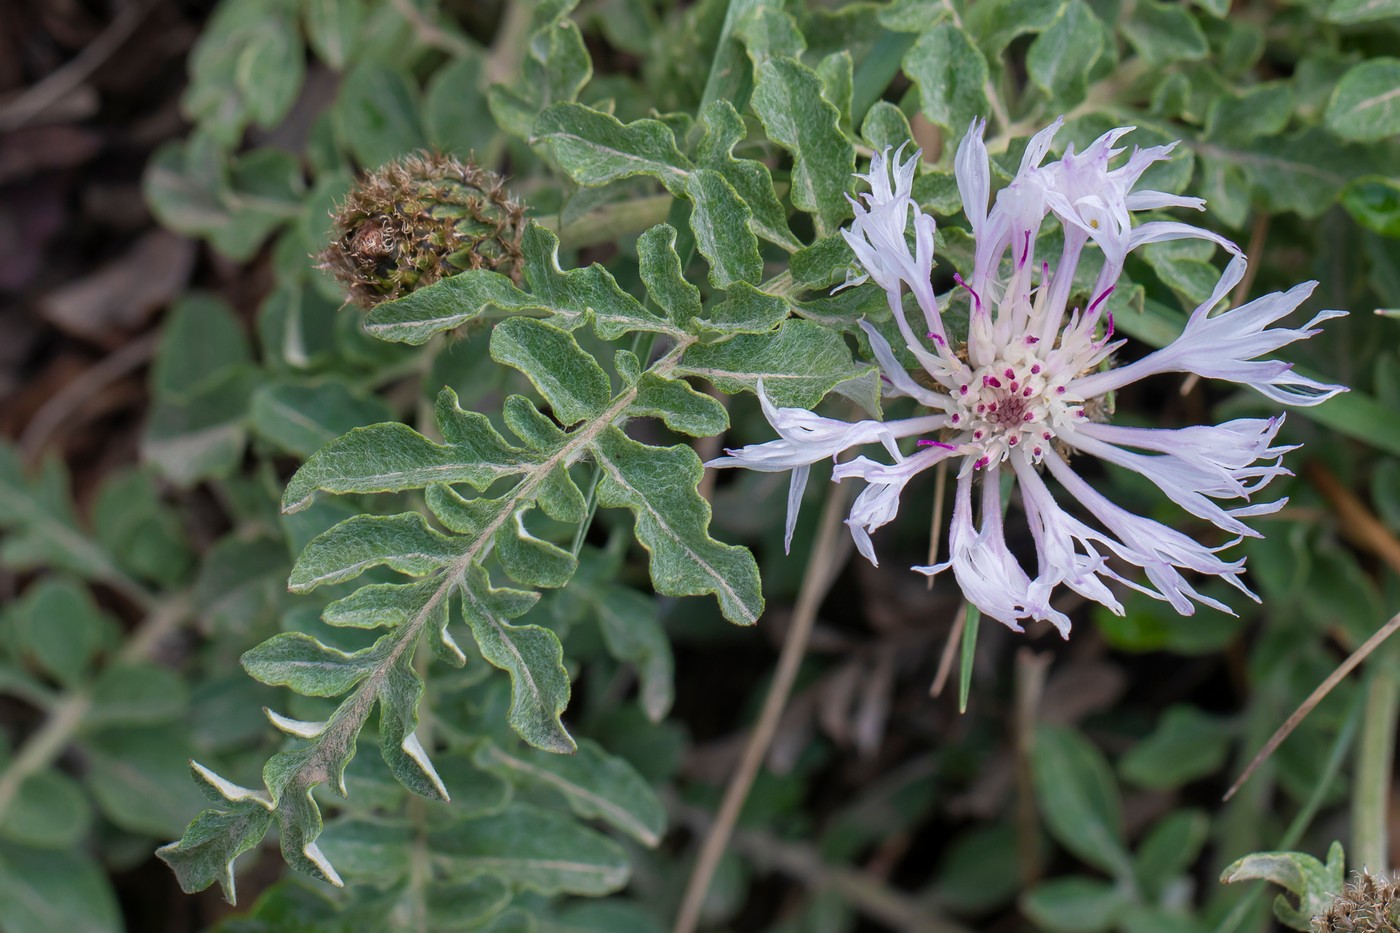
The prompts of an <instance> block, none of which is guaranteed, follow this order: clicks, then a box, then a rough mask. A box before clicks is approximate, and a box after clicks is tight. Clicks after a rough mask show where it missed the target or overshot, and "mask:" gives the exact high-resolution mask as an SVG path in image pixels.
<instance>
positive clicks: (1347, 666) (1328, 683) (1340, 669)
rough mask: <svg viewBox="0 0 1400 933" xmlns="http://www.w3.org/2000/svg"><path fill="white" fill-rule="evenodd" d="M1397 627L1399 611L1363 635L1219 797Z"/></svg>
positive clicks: (1234, 786) (1228, 793)
mask: <svg viewBox="0 0 1400 933" xmlns="http://www.w3.org/2000/svg"><path fill="white" fill-rule="evenodd" d="M1398 628H1400V613H1397V614H1396V615H1394V616H1392V617H1391V619H1390V621H1389V622H1387V623H1386V624H1385V625H1383V626H1381V628H1380V630H1379V631H1377V632H1376V634H1374V635H1372V636H1371V637H1370V638H1368V639H1366V643H1365V644H1364V645H1362V646H1361V647H1360V648H1357V649H1356V650H1355V651H1353V652H1352V653H1351V656H1350V657H1348V658H1347V659H1346V660H1345V661H1343V662H1342V663H1341V664H1339V665H1338V666H1337V669H1336V670H1335V671H1333V672H1332V673H1331V674H1329V675H1328V676H1327V679H1326V680H1324V681H1323V682H1322V683H1321V684H1319V685H1318V687H1317V689H1316V690H1314V691H1313V692H1312V693H1311V694H1310V695H1309V696H1308V698H1307V699H1306V700H1304V701H1303V702H1302V704H1301V705H1300V706H1299V707H1298V708H1297V709H1296V710H1294V711H1293V715H1292V716H1289V717H1288V719H1286V720H1285V721H1284V723H1283V725H1281V726H1279V727H1278V731H1277V732H1275V733H1274V734H1273V736H1272V737H1270V739H1269V741H1267V742H1265V743H1264V747H1263V748H1261V749H1260V750H1259V754H1257V755H1255V756H1254V760H1253V761H1251V762H1250V763H1249V767H1247V768H1245V769H1244V773H1243V774H1241V775H1240V776H1239V778H1238V780H1236V781H1235V783H1234V784H1232V785H1230V789H1229V790H1227V791H1226V792H1225V796H1224V797H1222V798H1221V799H1222V800H1229V799H1230V798H1231V797H1233V796H1235V792H1236V791H1238V790H1239V789H1240V788H1241V787H1242V786H1243V785H1244V782H1245V781H1248V780H1249V778H1250V775H1252V774H1253V773H1254V772H1255V771H1256V770H1257V769H1258V767H1259V766H1260V765H1262V764H1263V763H1264V762H1265V761H1267V760H1268V758H1269V756H1270V755H1272V754H1273V753H1274V750H1275V749H1277V748H1278V747H1279V745H1281V744H1283V740H1284V739H1286V738H1288V736H1289V735H1291V734H1292V732H1293V730H1294V729H1296V728H1298V724H1299V723H1301V722H1302V721H1303V720H1304V719H1306V718H1307V717H1308V714H1309V713H1311V712H1312V711H1313V708H1314V707H1315V706H1317V704H1319V703H1321V702H1322V701H1323V700H1324V699H1326V697H1327V694H1329V693H1331V692H1332V688H1333V687H1335V686H1337V684H1339V683H1341V682H1342V680H1343V679H1344V678H1345V677H1346V676H1347V675H1348V674H1350V673H1351V672H1352V671H1353V670H1355V669H1356V666H1357V665H1358V664H1360V663H1361V662H1362V661H1364V660H1366V658H1367V656H1368V655H1370V654H1371V652H1373V651H1375V650H1376V649H1377V648H1379V647H1380V646H1381V643H1382V642H1384V641H1385V640H1386V639H1387V638H1389V637H1390V636H1391V635H1393V634H1394V633H1395V630H1396V629H1398Z"/></svg>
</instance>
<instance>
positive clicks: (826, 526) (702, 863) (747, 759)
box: [673, 484, 849, 933]
mask: <svg viewBox="0 0 1400 933" xmlns="http://www.w3.org/2000/svg"><path fill="white" fill-rule="evenodd" d="M846 489H847V486H846V484H842V485H838V486H835V487H834V488H832V489H831V491H830V493H829V494H828V496H827V500H826V508H825V510H824V511H823V512H822V517H821V524H820V526H819V531H818V538H817V541H816V544H815V545H814V546H813V548H812V556H811V558H810V559H809V560H808V561H807V574H806V577H805V578H804V579H803V581H802V590H801V592H800V593H798V596H797V605H796V606H795V607H794V609H793V612H792V619H791V621H790V622H789V624H788V630H787V634H786V636H785V637H784V639H783V650H782V654H781V655H780V656H779V657H778V669H777V671H776V672H774V674H773V683H772V685H771V686H770V687H769V688H768V696H767V697H766V698H765V699H764V701H763V710H762V712H760V713H759V716H758V722H757V723H756V724H755V725H754V728H753V732H752V733H751V734H750V735H749V742H748V745H746V746H745V747H744V754H743V757H742V758H741V759H740V760H739V767H738V769H737V770H736V771H735V772H734V775H733V777H731V778H730V779H729V786H728V787H726V788H725V790H724V799H723V800H722V801H721V802H720V807H719V812H718V813H717V814H716V815H715V819H714V822H713V823H712V824H711V825H710V829H709V832H708V833H707V834H706V836H705V841H704V843H703V844H702V845H701V847H700V854H699V855H698V856H697V857H696V859H695V867H694V869H692V871H691V873H690V880H689V882H688V883H687V884H686V889H685V895H684V896H683V897H682V898H681V906H680V910H679V911H677V913H676V924H675V926H674V927H673V930H674V933H693V931H694V930H695V927H696V925H697V924H698V923H699V921H700V908H701V906H702V905H703V904H704V902H705V895H706V893H707V892H708V891H709V889H710V881H711V880H712V879H713V878H714V873H715V869H716V868H717V867H718V866H719V860H720V857H721V856H723V855H724V850H725V849H726V847H727V846H728V845H729V839H730V836H732V835H733V833H734V825H735V823H737V822H738V819H739V811H740V810H742V809H743V806H744V801H745V800H746V799H748V796H749V789H750V788H751V787H752V786H753V782H754V778H756V777H757V776H758V769H759V767H760V766H761V765H762V764H763V759H764V757H765V756H766V755H767V754H768V748H769V746H770V745H772V743H773V737H774V735H775V734H776V733H777V729H778V723H779V722H780V721H781V719H782V715H783V708H784V706H786V705H787V699H788V695H789V694H790V693H791V692H792V686H793V683H794V682H795V681H796V679H797V669H798V667H799V666H800V665H801V663H802V658H803V656H804V655H805V654H806V653H807V640H808V638H809V637H810V636H811V634H812V624H813V623H814V622H815V621H816V617H817V609H818V607H820V605H821V602H822V600H823V599H824V598H825V597H826V593H827V590H828V589H830V587H831V582H832V578H833V577H834V576H835V573H836V570H837V568H838V567H839V565H840V563H841V560H842V559H843V557H844V554H845V553H849V550H848V549H847V550H846V551H845V552H844V553H843V552H842V549H841V548H840V546H839V541H840V540H841V539H840V536H839V534H838V531H839V530H840V527H841V513H842V512H844V511H845V506H846V499H847V492H846Z"/></svg>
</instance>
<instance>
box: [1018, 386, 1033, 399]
mask: <svg viewBox="0 0 1400 933" xmlns="http://www.w3.org/2000/svg"><path fill="white" fill-rule="evenodd" d="M1033 394H1035V390H1034V389H1032V388H1031V387H1030V386H1026V388H1025V390H1024V391H1022V392H1021V395H1023V396H1025V397H1026V398H1030V397H1031V396H1032V395H1033Z"/></svg>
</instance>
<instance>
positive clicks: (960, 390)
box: [958, 385, 967, 395]
mask: <svg viewBox="0 0 1400 933" xmlns="http://www.w3.org/2000/svg"><path fill="white" fill-rule="evenodd" d="M958 394H959V395H966V394H967V386H965V385H961V386H958Z"/></svg>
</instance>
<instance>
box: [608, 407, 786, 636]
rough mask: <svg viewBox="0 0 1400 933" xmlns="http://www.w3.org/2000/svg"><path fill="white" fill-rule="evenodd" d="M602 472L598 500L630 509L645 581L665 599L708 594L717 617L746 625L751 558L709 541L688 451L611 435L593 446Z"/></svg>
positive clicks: (753, 605)
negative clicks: (647, 574)
mask: <svg viewBox="0 0 1400 933" xmlns="http://www.w3.org/2000/svg"><path fill="white" fill-rule="evenodd" d="M592 453H593V456H594V459H595V460H596V461H597V463H598V466H599V467H600V468H601V469H602V471H603V480H602V483H601V484H600V485H599V487H598V501H599V502H600V503H601V504H603V505H606V506H611V507H623V506H625V507H627V508H630V509H631V510H632V511H633V513H634V514H635V515H636V518H637V539H638V540H639V541H641V543H642V544H643V546H645V547H646V549H647V550H648V551H650V552H651V579H652V583H653V585H654V586H655V587H656V590H657V592H659V593H664V594H666V595H667V596H698V595H703V594H712V595H713V596H714V597H715V598H716V599H718V600H719V604H720V609H721V610H722V611H723V612H724V615H725V618H727V619H729V620H730V621H731V622H737V623H739V624H741V625H752V624H753V623H754V622H757V621H758V617H759V616H760V615H761V614H762V613H763V594H762V592H761V590H760V587H759V579H758V566H757V564H755V563H754V559H753V555H751V554H750V553H749V552H748V551H747V550H745V549H744V548H741V547H734V546H732V545H728V544H721V543H720V542H718V541H716V540H714V539H713V538H711V537H710V536H709V534H708V531H707V528H708V525H709V522H710V506H709V503H707V502H706V501H705V500H704V499H701V498H700V496H699V494H697V493H696V491H695V487H696V484H697V483H698V482H699V481H700V476H701V474H702V473H703V471H704V468H703V467H702V466H701V465H700V458H699V457H697V456H696V455H695V452H694V451H693V450H691V449H690V448H689V447H683V446H678V447H649V446H647V445H645V444H640V443H638V442H637V441H634V440H632V439H631V438H629V437H628V436H627V435H626V434H623V433H622V432H621V431H620V430H618V429H617V428H612V427H610V428H608V429H607V430H605V431H604V432H603V433H602V434H601V435H600V436H599V437H598V439H597V441H596V442H595V443H594V445H593V448H592Z"/></svg>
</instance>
